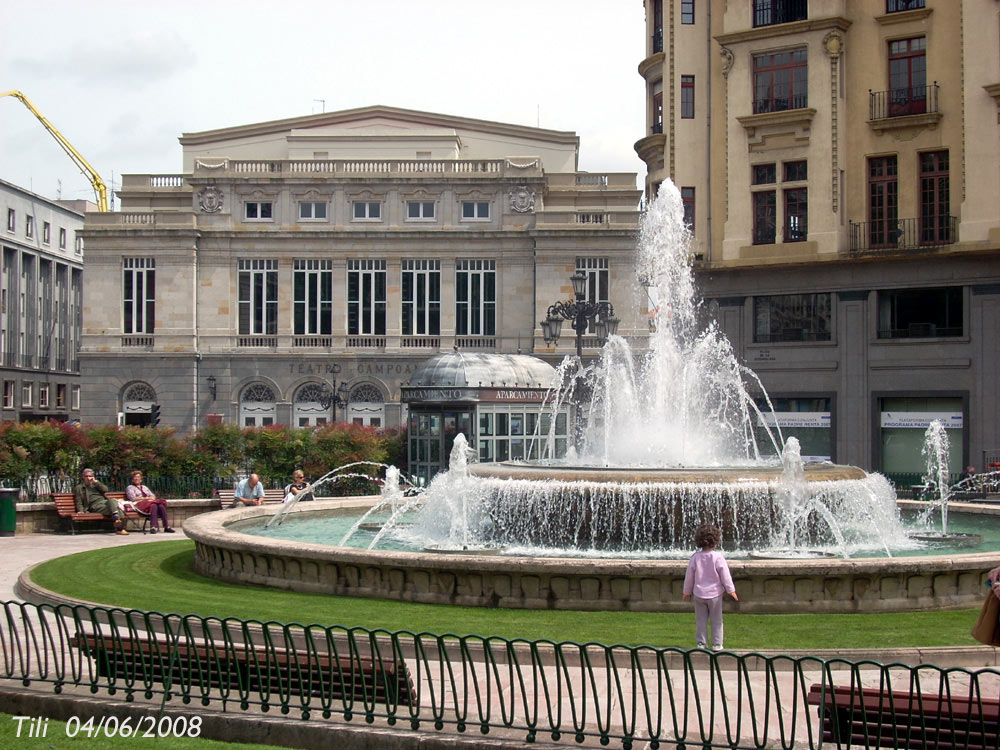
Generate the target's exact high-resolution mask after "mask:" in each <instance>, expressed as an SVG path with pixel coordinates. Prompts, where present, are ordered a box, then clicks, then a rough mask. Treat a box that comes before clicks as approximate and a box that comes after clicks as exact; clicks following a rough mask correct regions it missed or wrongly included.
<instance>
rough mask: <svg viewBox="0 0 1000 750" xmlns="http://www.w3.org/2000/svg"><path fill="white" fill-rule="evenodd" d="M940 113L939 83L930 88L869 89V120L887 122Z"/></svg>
mask: <svg viewBox="0 0 1000 750" xmlns="http://www.w3.org/2000/svg"><path fill="white" fill-rule="evenodd" d="M937 112H938V84H937V81H935V82H934V83H932V84H931V85H929V86H910V87H907V88H901V89H891V90H889V91H872V90H871V89H868V119H869V120H885V119H888V118H890V117H905V116H906V115H925V114H936V113H937Z"/></svg>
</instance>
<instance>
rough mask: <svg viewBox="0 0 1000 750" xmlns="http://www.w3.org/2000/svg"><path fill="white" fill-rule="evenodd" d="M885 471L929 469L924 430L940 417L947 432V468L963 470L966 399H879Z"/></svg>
mask: <svg viewBox="0 0 1000 750" xmlns="http://www.w3.org/2000/svg"><path fill="white" fill-rule="evenodd" d="M879 413H880V430H881V447H882V465H881V467H880V469H879V470H880V471H881V472H882V473H883V474H887V475H894V474H899V475H903V474H919V475H923V474H924V473H925V472H926V471H927V459H926V458H924V456H923V453H922V451H923V446H924V433H925V432H926V431H927V428H928V426H930V423H931V422H932V421H933V420H935V419H936V420H939V421H940V422H941V423H942V424H943V425H944V427H945V432H946V433H947V434H948V440H949V443H950V445H949V454H948V471H949V473H950V474H951V475H952V476H953V477H957V476H958V475H959V474H961V472H962V468H963V463H962V439H963V431H964V429H965V423H964V418H963V401H962V399H961V398H958V397H942V398H883V399H879Z"/></svg>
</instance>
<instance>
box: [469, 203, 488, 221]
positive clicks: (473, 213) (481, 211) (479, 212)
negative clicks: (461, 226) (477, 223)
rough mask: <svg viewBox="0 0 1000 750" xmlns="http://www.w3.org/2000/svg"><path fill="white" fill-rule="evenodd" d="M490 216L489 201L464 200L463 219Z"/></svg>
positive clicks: (486, 217)
mask: <svg viewBox="0 0 1000 750" xmlns="http://www.w3.org/2000/svg"><path fill="white" fill-rule="evenodd" d="M488 218H490V202H489V201H462V219H488Z"/></svg>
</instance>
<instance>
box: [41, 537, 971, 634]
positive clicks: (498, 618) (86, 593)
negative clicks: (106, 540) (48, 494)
mask: <svg viewBox="0 0 1000 750" xmlns="http://www.w3.org/2000/svg"><path fill="white" fill-rule="evenodd" d="M193 560H194V543H193V542H191V541H189V540H179V541H171V542H157V543H155V544H134V545H129V546H124V547H109V548H106V549H99V550H92V551H89V552H81V553H78V554H75V555H68V556H66V557H61V558H57V559H55V560H51V561H49V562H46V563H43V564H42V565H40V566H38V567H37V568H35V570H34V572H33V573H32V579H33V580H34V581H35V582H36V583H37V584H38V585H40V586H43V587H45V588H47V589H51V590H52V591H56V592H58V593H61V594H65V595H68V596H73V597H77V598H80V599H86V600H89V601H95V602H102V603H105V604H109V605H114V606H118V607H129V608H134V609H146V610H155V611H159V612H171V613H179V614H197V615H202V616H207V615H212V616H232V617H239V618H243V619H257V620H276V621H278V622H286V623H287V622H298V623H320V624H323V625H344V626H348V627H353V626H363V627H368V628H384V629H387V630H409V631H414V632H421V631H426V632H430V633H437V634H445V633H455V634H460V635H464V634H471V633H476V634H479V635H498V636H502V637H506V638H525V639H530V640H540V639H546V638H548V639H552V640H561V641H577V642H589V641H596V642H600V643H609V644H617V643H624V644H629V645H639V644H649V645H654V646H684V647H689V646H693V645H694V643H693V642H694V613H693V612H691V613H680V614H673V613H669V614H661V613H647V612H587V613H582V612H575V611H550V610H513V609H479V608H471V607H457V606H448V605H437V604H410V603H400V602H391V601H385V600H378V599H359V598H354V597H344V596H328V595H324V594H304V593H298V592H292V591H279V590H276V589H269V588H264V587H256V586H240V585H235V584H229V583H223V582H221V581H216V580H214V579H211V578H205V577H203V576H200V575H198V574H196V573H195V572H194V571H193V569H192V567H193ZM977 615H978V610H973V609H964V610H941V611H933V612H887V613H878V614H839V615H836V614H819V615H809V614H787V615H751V614H737V613H729V614H726V616H725V627H726V647H727V648H732V649H740V650H744V649H746V650H750V649H753V650H758V649H759V650H765V649H847V648H850V649H857V648H894V647H930V646H972V645H977V642H976V641H975V640H974V639H973V638H972V636H971V635H970V634H969V631H970V629H971V627H972V625H973V624H974V623H975V621H976V617H977Z"/></svg>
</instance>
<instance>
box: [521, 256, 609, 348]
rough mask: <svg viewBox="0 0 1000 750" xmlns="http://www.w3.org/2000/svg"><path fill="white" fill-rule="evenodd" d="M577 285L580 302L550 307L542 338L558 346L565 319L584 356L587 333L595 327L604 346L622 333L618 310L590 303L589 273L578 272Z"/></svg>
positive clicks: (574, 289) (575, 294) (607, 305)
mask: <svg viewBox="0 0 1000 750" xmlns="http://www.w3.org/2000/svg"><path fill="white" fill-rule="evenodd" d="M569 278H570V281H572V282H573V295H574V296H575V297H576V299H573V300H566V301H560V302H556V303H555V304H554V305H551V306H550V307H549V311H548V315H547V316H546V318H545V320H543V321H541V326H542V338H543V339H545V343H546V344H554V343H555V342H557V341H558V340H559V334H560V333H562V324H563V321H564V320H568V321H569V322H570V326H571V327H572V328H573V330H574V331H576V356H578V357H580V358H582V357H583V334H584V333H585V332H586V331H587V329H588V328H590V326H591V325H593V326H594V334H595V335H596V336H597V340H598V341H599V342H600V343H601V345H602V346H603V345H604V343H605V342H606V341H607V340H608V336H614V335H615V334H616V333H617V332H618V323H619V322H620V321H619V320H618V318H616V317H615V308H614V306H613V305H612V304H611V303H610V302H588V301H587V274H585V273H583V271H577V272H576V273H574V274H573V275H572V276H570V277H569Z"/></svg>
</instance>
